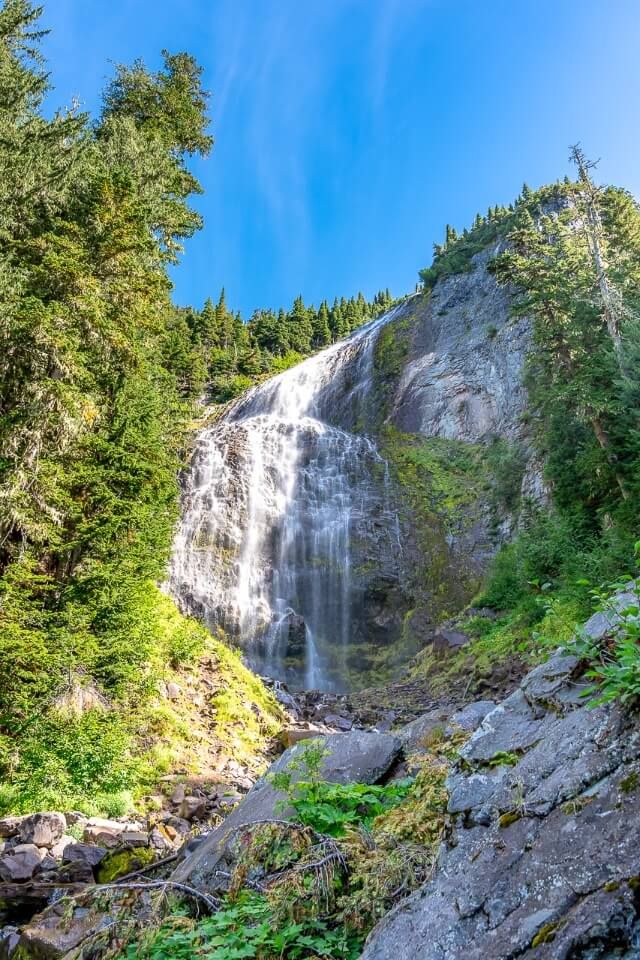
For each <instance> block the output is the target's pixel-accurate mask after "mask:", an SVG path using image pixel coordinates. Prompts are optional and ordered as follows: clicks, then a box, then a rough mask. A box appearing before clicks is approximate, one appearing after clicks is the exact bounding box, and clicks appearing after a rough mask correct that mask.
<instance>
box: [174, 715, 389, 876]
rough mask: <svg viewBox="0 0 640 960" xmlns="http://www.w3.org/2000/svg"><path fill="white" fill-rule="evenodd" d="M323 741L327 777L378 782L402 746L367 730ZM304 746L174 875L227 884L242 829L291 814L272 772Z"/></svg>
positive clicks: (298, 746)
mask: <svg viewBox="0 0 640 960" xmlns="http://www.w3.org/2000/svg"><path fill="white" fill-rule="evenodd" d="M323 743H324V745H325V746H326V749H327V755H326V756H325V758H324V760H323V764H322V777H323V779H325V780H328V781H330V782H331V783H377V782H378V781H379V780H381V779H382V778H383V777H384V776H385V774H386V773H387V772H388V771H389V770H390V769H391V766H392V765H393V763H394V762H395V760H396V759H397V758H398V756H399V755H400V750H401V744H400V741H399V740H398V739H397V738H396V737H393V736H391V735H390V734H384V733H370V732H368V731H364V730H352V731H350V732H349V733H335V734H332V735H331V736H328V737H325V738H324V739H323ZM304 748H305V744H304V743H301V744H296V745H295V746H294V747H291V748H290V749H289V750H286V751H285V753H283V754H282V756H281V757H279V758H278V760H277V761H276V762H275V763H274V764H273V765H272V766H271V767H270V769H269V771H268V773H267V775H266V776H265V777H263V778H262V779H261V780H259V781H258V783H256V785H255V786H254V787H253V788H252V789H251V790H250V791H249V793H248V794H247V796H246V797H245V798H244V800H243V801H242V802H241V803H240V804H239V805H238V806H237V807H236V809H235V810H233V811H232V813H230V814H229V816H228V817H227V818H226V820H225V821H224V823H223V824H221V826H219V827H218V828H217V829H216V830H213V831H212V832H211V833H210V834H209V835H208V836H207V837H206V838H205V840H204V841H203V842H202V843H201V844H199V846H198V847H197V849H196V850H195V852H194V853H192V854H191V855H190V856H188V857H187V858H186V859H185V860H184V861H183V862H182V863H181V864H180V865H179V866H178V868H177V869H176V871H175V872H174V875H173V878H172V879H174V880H178V881H180V882H183V883H189V884H191V885H192V886H195V887H197V888H198V889H203V890H207V891H211V890H216V889H224V888H225V885H226V884H225V874H226V873H228V870H229V868H230V866H231V865H232V863H233V853H232V852H231V850H230V841H232V840H233V839H234V838H235V833H236V832H237V831H238V829H239V828H241V827H243V826H246V825H248V824H251V823H256V822H257V821H260V820H268V819H270V818H274V817H275V818H278V819H279V818H283V817H287V816H289V815H290V814H291V812H292V811H291V810H290V809H289V810H286V809H281V807H280V804H282V803H283V801H286V797H285V795H284V794H283V793H281V792H279V791H278V790H275V789H274V787H273V786H272V785H271V782H270V779H269V776H270V774H273V773H277V772H279V771H282V770H286V769H287V767H288V766H289V764H290V763H291V761H292V760H297V759H299V758H300V756H301V754H302V752H303V750H304ZM293 779H294V780H295V779H301V776H300V774H299V773H297V774H296V773H294V774H293ZM302 779H303V777H302ZM218 871H221V872H220V873H218Z"/></svg>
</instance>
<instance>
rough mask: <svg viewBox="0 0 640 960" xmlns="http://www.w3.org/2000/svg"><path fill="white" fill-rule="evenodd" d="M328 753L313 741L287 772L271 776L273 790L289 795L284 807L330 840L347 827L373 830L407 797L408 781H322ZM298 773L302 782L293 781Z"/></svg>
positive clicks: (319, 741) (318, 742)
mask: <svg viewBox="0 0 640 960" xmlns="http://www.w3.org/2000/svg"><path fill="white" fill-rule="evenodd" d="M326 753H327V751H326V748H325V746H324V744H323V742H322V741H321V740H318V741H311V742H310V743H308V744H306V745H305V746H304V747H303V749H302V750H301V751H300V754H299V756H298V757H294V758H293V759H292V760H291V761H290V762H289V765H288V767H287V769H286V770H281V771H279V772H278V773H275V774H273V775H272V776H271V783H272V784H273V786H274V788H275V789H276V790H281V791H283V792H284V793H286V795H287V799H286V801H283V802H282V805H283V806H291V807H293V809H294V810H295V813H296V819H297V820H298V821H299V822H300V823H302V824H304V825H305V826H309V827H312V828H313V829H314V830H317V831H318V832H319V833H323V834H326V835H328V836H330V837H341V836H344V833H345V830H346V829H347V828H348V827H352V826H355V825H356V824H358V825H360V826H363V827H365V828H370V827H371V825H372V823H373V821H374V820H375V819H376V817H379V816H380V815H381V814H383V813H384V812H385V811H386V810H389V809H390V808H391V807H393V806H395V805H396V804H398V803H400V802H401V801H402V800H403V799H404V798H405V797H406V795H407V792H408V790H409V786H410V781H408V780H401V781H395V782H393V783H390V784H387V785H386V786H379V785H368V784H362V783H348V784H340V783H328V782H326V781H324V780H322V777H321V775H322V761H323V759H324V757H325V756H326ZM297 774H299V775H300V779H295V778H294V777H295V775H297Z"/></svg>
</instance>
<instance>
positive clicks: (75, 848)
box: [62, 843, 107, 867]
mask: <svg viewBox="0 0 640 960" xmlns="http://www.w3.org/2000/svg"><path fill="white" fill-rule="evenodd" d="M106 855H107V850H106V849H105V847H96V846H94V845H93V844H91V843H70V844H69V846H68V847H66V849H65V851H64V854H63V856H62V860H63V863H84V864H87V865H88V866H90V867H97V866H98V864H99V863H100V861H101V860H104V858H105V857H106Z"/></svg>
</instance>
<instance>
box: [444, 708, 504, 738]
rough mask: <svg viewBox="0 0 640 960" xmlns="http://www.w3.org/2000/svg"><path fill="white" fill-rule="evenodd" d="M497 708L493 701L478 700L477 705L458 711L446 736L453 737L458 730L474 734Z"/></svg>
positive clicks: (448, 726) (447, 729)
mask: <svg viewBox="0 0 640 960" xmlns="http://www.w3.org/2000/svg"><path fill="white" fill-rule="evenodd" d="M495 706H496V705H495V703H494V702H493V700H476V701H475V703H469V704H467V706H466V707H462V709H461V710H456V712H455V713H454V714H452V716H451V717H450V718H449V722H448V723H447V725H446V727H445V729H444V732H445V736H447V737H451V736H453V734H454V733H455V732H456V731H457V730H464V731H466V732H468V733H473V732H474V731H475V730H477V729H478V727H479V726H480V724H481V723H482V721H483V720H484V718H485V717H486V716H487V714H489V713H491V711H492V710H493V709H494V708H495Z"/></svg>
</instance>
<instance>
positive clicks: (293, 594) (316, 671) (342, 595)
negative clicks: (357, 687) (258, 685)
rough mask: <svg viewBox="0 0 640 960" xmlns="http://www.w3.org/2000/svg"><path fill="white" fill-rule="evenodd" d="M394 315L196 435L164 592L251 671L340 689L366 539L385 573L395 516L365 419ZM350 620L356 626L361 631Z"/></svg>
mask: <svg viewBox="0 0 640 960" xmlns="http://www.w3.org/2000/svg"><path fill="white" fill-rule="evenodd" d="M394 313H395V310H392V311H390V312H389V313H387V314H385V315H384V316H382V317H380V318H378V319H376V320H374V321H372V322H370V323H369V324H367V325H366V326H364V327H362V328H360V329H359V330H357V331H356V332H355V333H353V334H352V335H351V336H350V337H348V338H347V339H345V340H343V341H340V342H339V343H336V344H333V345H332V346H330V347H328V348H326V349H325V350H323V351H321V352H320V353H318V354H316V355H315V356H313V357H310V358H309V359H307V360H305V361H304V362H302V363H301V364H299V365H298V366H296V367H293V368H291V369H290V370H287V371H285V372H284V373H282V374H280V375H278V376H276V377H273V378H272V379H270V380H268V381H266V382H265V383H263V384H261V385H259V386H256V387H254V388H253V389H251V390H250V391H248V393H247V394H245V395H244V396H243V397H242V398H241V399H240V400H238V401H236V402H235V403H233V404H231V405H230V406H229V407H228V408H227V409H226V411H225V413H224V414H223V416H222V417H221V418H220V419H219V420H217V422H215V423H213V424H212V425H211V426H209V427H207V428H206V429H204V430H203V431H202V433H201V434H200V436H199V438H198V441H197V444H196V448H195V451H194V455H193V458H192V462H191V465H190V469H189V471H188V473H187V475H186V477H185V483H184V490H183V500H182V517H181V522H180V525H179V528H178V531H177V533H176V537H175V541H174V546H173V552H172V559H171V565H170V573H169V580H168V589H169V590H170V592H171V594H172V595H173V596H174V597H175V599H176V600H177V602H178V604H179V606H180V607H181V608H182V609H183V610H184V611H186V612H188V613H191V614H194V615H195V616H198V617H200V618H201V619H203V620H204V621H205V622H206V623H207V625H208V626H209V627H210V628H211V629H215V628H216V627H221V628H222V629H224V630H225V631H226V632H227V633H228V634H229V635H231V636H233V637H235V638H236V639H237V641H238V642H239V644H240V645H241V646H242V648H243V650H244V652H245V655H246V659H247V661H248V662H249V664H250V665H251V666H252V667H253V668H254V669H255V670H257V671H259V672H261V673H264V674H267V675H269V676H272V677H275V678H276V679H283V680H287V681H288V682H289V683H292V684H293V685H294V686H305V687H317V688H321V689H332V690H344V689H347V688H348V687H349V686H350V685H351V681H350V679H349V675H350V673H351V672H353V671H354V670H355V671H356V672H357V669H358V665H357V663H356V664H355V665H354V663H353V662H352V659H353V658H352V656H351V654H352V648H351V643H352V641H353V639H354V636H355V635H356V634H358V636H359V637H360V639H361V640H362V639H366V637H365V636H364V634H365V633H366V627H364V626H363V625H362V619H363V617H364V616H365V610H364V607H365V606H366V596H365V593H366V591H365V586H366V577H365V576H364V574H363V571H365V570H366V567H367V564H369V566H371V565H372V564H374V560H372V559H371V557H368V553H367V551H369V553H370V552H371V550H370V544H371V542H375V543H376V544H378V546H380V544H382V550H381V551H379V552H381V553H383V554H384V557H385V561H384V563H385V564H386V565H387V566H393V564H394V563H395V560H396V558H397V554H398V551H399V538H398V520H397V514H396V513H395V511H394V509H393V506H392V505H391V502H390V499H389V496H388V490H389V483H388V470H387V468H386V463H385V462H384V460H383V459H382V458H381V456H380V454H379V453H378V451H377V449H376V446H375V444H374V443H373V441H372V440H371V439H369V438H368V437H367V436H365V435H364V434H362V433H359V432H357V430H358V427H360V429H362V424H364V423H365V422H366V416H367V400H368V397H369V390H370V386H371V384H372V380H373V351H374V346H375V341H376V337H377V334H378V332H379V330H380V328H381V326H382V325H384V324H385V323H387V322H388V321H389V320H390V319H391V318H392V317H393V315H394ZM358 625H359V626H358Z"/></svg>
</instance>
